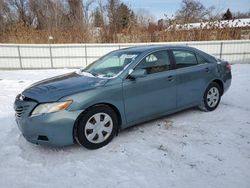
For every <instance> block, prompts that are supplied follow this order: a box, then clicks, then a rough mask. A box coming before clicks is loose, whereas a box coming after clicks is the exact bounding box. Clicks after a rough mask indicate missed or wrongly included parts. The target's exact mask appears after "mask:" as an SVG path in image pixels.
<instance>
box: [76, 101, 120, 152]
mask: <svg viewBox="0 0 250 188" xmlns="http://www.w3.org/2000/svg"><path fill="white" fill-rule="evenodd" d="M117 127H118V120H117V115H116V113H115V112H114V110H113V109H112V108H110V107H108V106H104V105H103V106H96V107H92V108H91V109H89V110H87V111H86V113H84V114H82V116H81V117H80V119H79V121H78V124H77V127H76V130H75V135H74V136H75V139H76V141H77V142H78V143H79V144H80V145H82V146H84V147H86V148H88V149H98V148H100V147H103V146H105V145H107V144H108V143H109V142H110V141H111V140H112V139H113V137H114V135H115V133H116V130H117Z"/></svg>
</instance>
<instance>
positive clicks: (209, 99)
mask: <svg viewBox="0 0 250 188" xmlns="http://www.w3.org/2000/svg"><path fill="white" fill-rule="evenodd" d="M221 93H222V92H221V88H220V86H219V85H218V84H217V83H215V82H212V83H211V84H209V86H208V87H207V89H206V91H205V93H204V96H203V101H202V103H201V105H200V106H199V108H200V109H201V110H203V111H213V110H215V109H216V108H217V106H218V105H219V103H220V99H221Z"/></svg>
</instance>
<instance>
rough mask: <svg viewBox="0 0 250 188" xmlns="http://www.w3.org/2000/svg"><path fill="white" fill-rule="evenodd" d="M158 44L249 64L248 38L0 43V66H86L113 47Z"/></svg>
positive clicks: (8, 67) (17, 67) (32, 67)
mask: <svg viewBox="0 0 250 188" xmlns="http://www.w3.org/2000/svg"><path fill="white" fill-rule="evenodd" d="M157 44H163V45H164V44H168V45H187V46H192V47H195V48H198V49H200V50H203V51H205V52H207V53H209V54H212V55H214V56H217V57H219V58H222V59H225V60H227V61H229V62H230V63H250V40H233V41H199V42H196V41H193V42H164V43H116V44H51V45H50V44H0V69H36V68H76V67H85V66H86V65H88V64H90V63H92V62H93V61H95V60H96V59H98V58H99V57H101V56H103V55H105V54H106V53H108V52H110V51H113V50H117V49H122V48H127V47H133V46H140V45H157Z"/></svg>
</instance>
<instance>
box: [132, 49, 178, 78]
mask: <svg viewBox="0 0 250 188" xmlns="http://www.w3.org/2000/svg"><path fill="white" fill-rule="evenodd" d="M161 51H165V52H166V53H167V55H168V58H169V62H170V66H169V67H170V69H169V70H165V71H161V72H156V73H153V74H157V73H162V72H166V71H170V70H174V69H175V66H174V63H173V61H172V59H171V52H170V51H171V49H160V50H159V49H158V50H154V51H151V52H149V53H147V54H146V55H144V56H143V57H142V58H141V59H140V60H139V61H138V62H137V63H136V64H135V65H134V67H133V70H134V69H135V68H136V67H137V65H139V64H140V63H141V62H142V61H143V60H144V58H146V57H147V56H149V55H151V54H153V53H157V52H161ZM148 75H150V74H148Z"/></svg>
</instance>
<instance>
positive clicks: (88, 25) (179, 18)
mask: <svg viewBox="0 0 250 188" xmlns="http://www.w3.org/2000/svg"><path fill="white" fill-rule="evenodd" d="M214 10H215V7H213V6H211V7H205V6H204V5H203V4H202V3H201V2H199V1H197V0H183V1H182V3H181V5H180V8H179V9H178V10H177V11H176V13H175V14H174V15H172V16H170V17H169V16H168V15H165V16H164V18H163V19H160V20H158V21H155V19H154V16H153V15H152V14H151V13H150V12H149V11H147V10H143V9H140V10H136V11H135V10H133V9H132V8H131V7H130V6H129V5H127V4H126V3H124V2H122V1H121V0H0V42H21V43H47V42H55V43H60V42H62V43H64V42H78V43H81V42H150V41H158V40H168V39H167V38H166V37H165V38H164V35H166V33H165V30H166V28H167V27H168V26H169V25H172V24H184V23H191V22H201V21H207V20H218V19H233V18H237V17H250V12H247V13H234V14H233V13H231V11H230V10H229V9H228V10H227V12H225V13H224V14H221V13H219V14H218V13H217V14H216V13H215V11H214ZM168 38H171V37H168Z"/></svg>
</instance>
